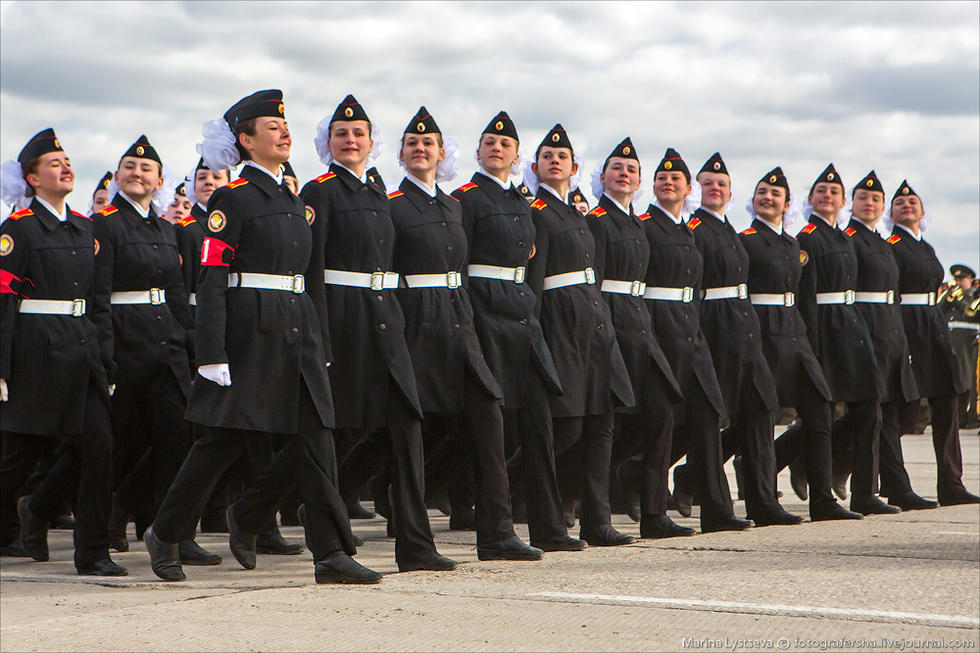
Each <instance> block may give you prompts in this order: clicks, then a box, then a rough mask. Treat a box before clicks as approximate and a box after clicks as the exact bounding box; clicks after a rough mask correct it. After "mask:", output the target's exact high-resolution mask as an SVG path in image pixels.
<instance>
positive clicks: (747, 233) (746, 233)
mask: <svg viewBox="0 0 980 653" xmlns="http://www.w3.org/2000/svg"><path fill="white" fill-rule="evenodd" d="M757 233H759V232H758V231H756V230H755V227H749V228H748V229H746V230H745V231H743V232H742V235H743V236H751V235H752V234H757Z"/></svg>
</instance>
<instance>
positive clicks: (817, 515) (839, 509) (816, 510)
mask: <svg viewBox="0 0 980 653" xmlns="http://www.w3.org/2000/svg"><path fill="white" fill-rule="evenodd" d="M863 518H864V517H863V516H862V515H861V513H859V512H851V511H850V510H848V509H847V508H845V507H844V506H842V505H840V504H839V503H837V502H836V501H834V502H827V503H819V504H816V505H811V506H810V521H835V520H842V519H863Z"/></svg>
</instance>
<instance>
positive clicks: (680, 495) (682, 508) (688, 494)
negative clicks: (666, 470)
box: [672, 467, 694, 517]
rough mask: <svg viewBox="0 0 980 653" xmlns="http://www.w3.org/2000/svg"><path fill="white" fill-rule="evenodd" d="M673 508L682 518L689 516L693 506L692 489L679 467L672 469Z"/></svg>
mask: <svg viewBox="0 0 980 653" xmlns="http://www.w3.org/2000/svg"><path fill="white" fill-rule="evenodd" d="M672 496H673V499H674V506H676V508H677V512H679V513H680V514H681V516H682V517H690V516H691V506H692V505H693V504H694V488H692V487H691V486H690V483H689V481H688V478H687V474H686V473H685V472H683V471H681V467H675V468H674V493H673V495H672Z"/></svg>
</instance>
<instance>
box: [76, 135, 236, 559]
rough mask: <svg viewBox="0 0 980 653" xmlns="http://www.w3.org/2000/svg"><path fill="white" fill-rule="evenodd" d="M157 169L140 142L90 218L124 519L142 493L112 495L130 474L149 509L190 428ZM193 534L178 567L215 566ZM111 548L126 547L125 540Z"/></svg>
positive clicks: (171, 242)
mask: <svg viewBox="0 0 980 653" xmlns="http://www.w3.org/2000/svg"><path fill="white" fill-rule="evenodd" d="M162 168H163V166H162V164H161V163H160V157H159V155H158V154H157V152H156V150H155V149H154V147H153V146H152V145H151V144H150V142H149V141H148V140H147V139H146V136H140V137H139V138H138V139H137V140H136V142H135V143H133V144H132V145H131V146H130V147H129V149H128V150H126V152H125V153H124V154H123V156H122V158H121V159H120V160H119V168H118V170H116V173H115V175H114V177H113V179H114V181H115V185H116V186H117V187H118V189H119V190H118V191H117V192H116V193H115V195H114V197H113V198H112V203H111V204H109V205H108V206H106V207H105V208H104V209H102V210H101V211H99V212H98V213H96V214H95V215H94V216H93V219H94V220H95V239H96V253H95V285H94V293H95V298H94V302H93V308H94V311H93V316H92V317H93V321H94V322H95V324H96V326H97V327H98V329H99V341H100V344H101V349H102V359H103V362H104V364H105V368H106V372H107V374H108V378H109V383H110V387H111V388H112V389H113V390H114V393H113V390H110V394H111V395H112V414H113V432H114V434H115V439H114V463H115V468H114V470H113V471H114V473H115V476H116V479H117V482H116V485H115V487H116V490H117V491H116V493H115V496H114V500H113V512H114V513H118V514H123V515H125V514H130V513H133V512H135V508H137V507H138V506H139V505H140V504H141V503H142V502H143V501H144V500H145V499H146V497H145V496H142V494H143V493H142V492H127V491H120V489H121V488H126V487H130V486H132V485H137V486H142V483H141V482H140V481H139V479H135V478H134V476H142V477H143V478H145V479H146V481H145V484H146V485H148V486H149V487H148V489H147V491H148V492H149V493H150V494H151V497H150V498H151V500H150V504H151V506H153V508H154V510H155V507H156V506H158V505H159V502H160V501H161V500H162V499H163V496H164V495H165V494H166V493H167V488H169V487H170V483H171V482H172V481H173V479H174V476H175V475H176V473H177V470H178V469H179V468H180V463H181V461H183V459H184V456H185V455H186V453H187V448H188V447H189V446H190V427H189V426H188V424H187V422H186V421H185V420H184V408H185V406H186V403H187V393H188V391H189V386H190V366H189V362H188V358H187V350H186V348H185V345H184V342H185V329H187V328H190V327H191V316H190V311H189V310H188V306H187V293H186V291H185V289H184V285H183V283H182V281H181V271H180V259H179V255H178V253H177V236H176V233H175V231H174V227H173V226H172V225H170V224H169V223H167V222H166V221H164V220H163V219H162V218H160V217H159V216H158V214H157V212H156V208H154V206H153V204H152V199H153V197H154V193H157V192H158V191H159V190H160V189H161V188H162V187H163V177H162ZM147 452H150V453H147ZM144 456H148V458H147V461H148V464H149V471H148V472H147V473H146V474H143V473H142V472H141V471H139V470H140V463H139V461H140V460H141V458H143V457H144ZM127 475H128V478H127ZM151 479H152V482H151ZM130 508H131V509H130ZM123 528H125V521H123ZM194 530H195V529H194V526H193V525H192V526H191V527H189V528H188V529H187V530H186V531H185V532H183V533H182V534H181V537H180V538H179V541H180V555H181V558H182V559H183V560H184V561H185V562H186V563H187V564H203V565H213V564H219V563H220V562H221V557H220V556H218V555H216V554H213V553H208V552H207V551H205V550H204V549H202V548H201V547H199V546H198V545H197V544H196V543H195V542H194ZM124 534H125V533H124V532H123V535H124ZM116 539H118V538H116ZM120 544H121V545H122V548H123V549H126V548H128V544H126V543H125V537H123V538H122V541H121V542H120ZM114 546H115V544H114Z"/></svg>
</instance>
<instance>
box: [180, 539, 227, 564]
mask: <svg viewBox="0 0 980 653" xmlns="http://www.w3.org/2000/svg"><path fill="white" fill-rule="evenodd" d="M178 552H179V554H180V564H182V565H190V566H192V567H210V566H213V565H220V564H221V556H219V555H218V554H217V553H211V552H210V551H205V550H204V549H202V548H201V546H200V545H199V544H198V543H197V542H195V541H194V540H184V541H183V542H181V543H180V545H179V546H178Z"/></svg>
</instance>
